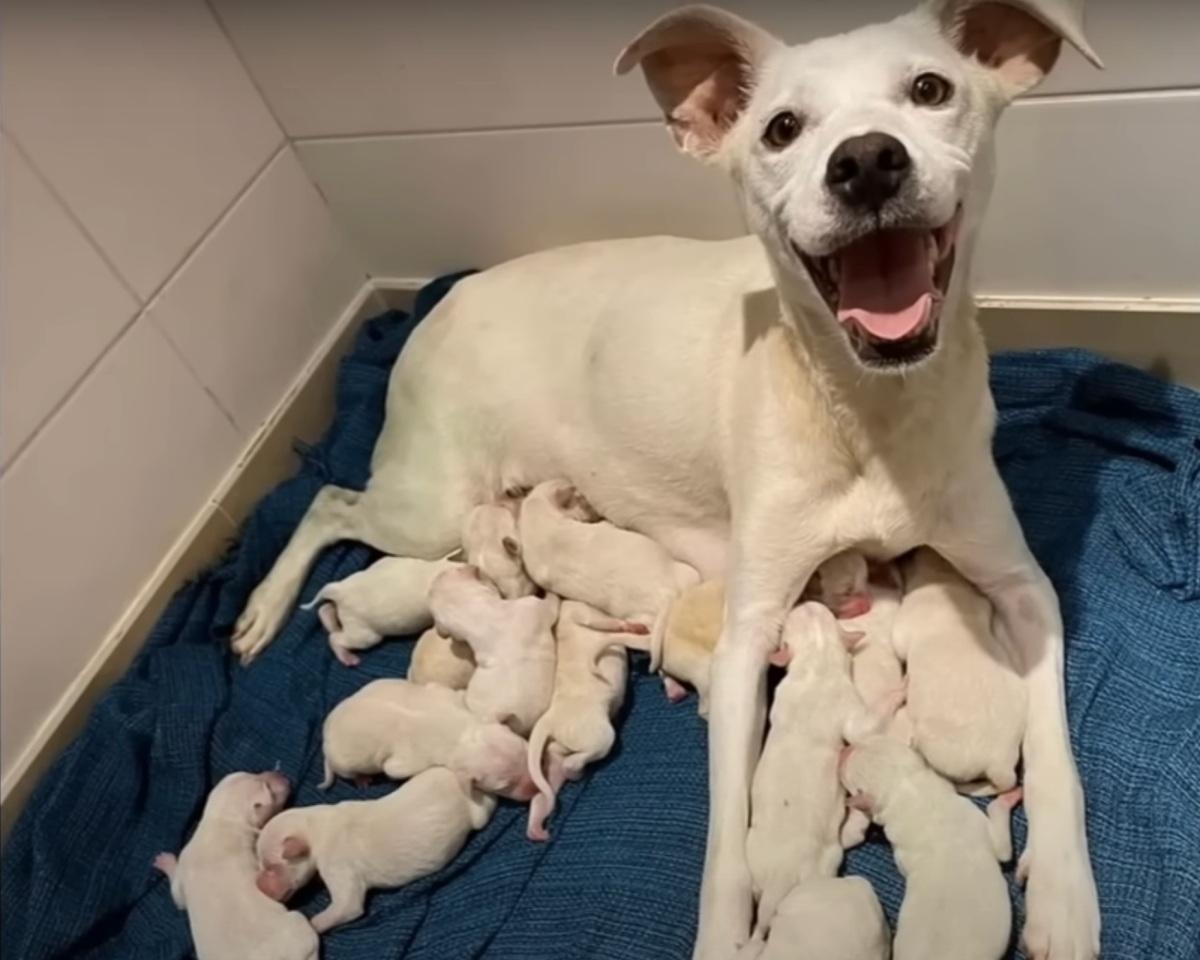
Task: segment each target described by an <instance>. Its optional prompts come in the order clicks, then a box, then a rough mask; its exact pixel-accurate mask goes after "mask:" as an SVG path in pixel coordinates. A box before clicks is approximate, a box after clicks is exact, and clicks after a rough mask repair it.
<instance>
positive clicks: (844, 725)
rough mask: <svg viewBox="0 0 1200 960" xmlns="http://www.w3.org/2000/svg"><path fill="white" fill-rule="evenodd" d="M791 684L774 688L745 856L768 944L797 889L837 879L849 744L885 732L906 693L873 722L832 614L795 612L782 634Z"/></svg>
mask: <svg viewBox="0 0 1200 960" xmlns="http://www.w3.org/2000/svg"><path fill="white" fill-rule="evenodd" d="M782 642H783V644H784V646H785V648H786V649H785V650H784V651H781V652H782V653H783V659H788V670H787V676H785V677H784V678H783V680H781V681H780V682H779V686H778V687H776V689H775V701H774V703H773V704H772V705H771V727H770V730H769V732H768V733H767V740H766V744H765V745H764V747H763V751H762V756H761V758H760V759H759V761H758V767H757V768H756V769H755V772H754V780H753V783H752V785H751V790H750V832H749V834H748V836H747V838H746V857H747V861H748V864H749V867H750V878H751V880H752V882H753V884H754V888H755V891H756V892H757V893H758V922H757V924H756V926H755V936H758V937H762V936H763V935H764V934H765V932H766V930H767V928H768V926H769V925H770V923H771V918H772V917H773V916H774V914H775V910H776V908H777V907H778V906H779V903H780V902H781V901H782V900H783V898H784V897H785V896H786V895H787V893H788V891H790V890H791V889H792V887H794V886H796V885H797V884H799V883H803V882H805V881H806V880H810V879H813V878H815V877H831V876H833V875H834V874H835V873H837V868H838V865H839V864H840V863H841V862H842V844H841V840H840V828H841V824H842V821H843V819H844V818H845V813H846V801H845V795H844V794H843V792H842V786H841V783H839V781H838V774H837V764H838V756H839V754H840V752H841V749H842V746H843V742H844V741H846V740H855V739H859V738H861V737H863V736H866V735H867V734H869V733H871V732H873V731H874V730H875V729H876V728H878V727H881V726H882V725H883V723H884V722H885V721H886V720H887V719H888V718H889V717H890V716H891V713H893V712H894V711H895V708H896V706H898V692H897V694H896V695H895V696H893V697H892V698H891V700H890V701H889V702H886V703H883V704H880V706H879V713H878V714H874V715H873V714H871V713H869V712H868V711H867V708H866V707H865V706H864V704H863V701H862V698H861V697H860V696H859V695H858V691H856V690H855V689H854V684H853V683H852V682H851V680H850V654H849V652H848V650H847V647H848V645H849V644H850V643H851V642H852V640H851V639H850V638H848V637H847V636H846V635H844V634H843V632H842V630H841V628H840V627H839V626H838V622H837V620H835V619H834V616H833V614H832V613H831V612H830V611H829V609H828V608H826V607H825V606H823V605H821V604H819V603H813V602H809V603H804V604H801V605H800V606H798V607H796V608H795V609H794V610H792V612H791V613H790V614H788V618H787V620H786V621H785V622H784V626H783V638H782Z"/></svg>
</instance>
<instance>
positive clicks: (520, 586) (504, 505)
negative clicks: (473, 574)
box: [462, 497, 537, 600]
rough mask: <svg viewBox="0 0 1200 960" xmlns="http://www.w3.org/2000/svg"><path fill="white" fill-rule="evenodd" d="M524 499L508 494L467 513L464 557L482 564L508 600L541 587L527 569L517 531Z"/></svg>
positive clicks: (464, 533) (464, 524)
mask: <svg viewBox="0 0 1200 960" xmlns="http://www.w3.org/2000/svg"><path fill="white" fill-rule="evenodd" d="M520 506H521V504H520V501H519V500H516V499H513V498H509V497H505V498H504V499H501V500H498V501H496V502H495V503H484V504H481V505H480V506H477V507H475V508H474V509H473V510H472V511H471V512H470V513H468V514H467V519H466V521H465V522H464V523H463V533H462V545H463V553H464V555H465V556H464V559H465V560H466V561H467V563H469V564H471V566H473V567H478V568H479V569H480V570H481V571H482V572H483V575H484V576H485V577H487V578H488V579H489V580H491V581H492V582H493V583H494V584H496V586H497V587H499V589H500V596H502V597H504V598H505V599H506V600H515V599H517V598H518V597H528V596H529V595H530V594H533V593H536V592H537V587H536V586H535V585H534V583H533V581H532V580H530V579H529V575H528V574H527V573H526V572H525V566H524V563H523V561H522V559H521V540H520V534H519V533H518V531H517V513H518V512H519V510H520Z"/></svg>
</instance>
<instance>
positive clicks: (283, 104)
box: [215, 0, 1200, 137]
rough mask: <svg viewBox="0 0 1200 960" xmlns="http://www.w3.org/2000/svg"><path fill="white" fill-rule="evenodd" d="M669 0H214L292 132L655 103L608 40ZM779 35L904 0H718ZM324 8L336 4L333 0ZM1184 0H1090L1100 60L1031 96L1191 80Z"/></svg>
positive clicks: (473, 122) (1194, 67)
mask: <svg viewBox="0 0 1200 960" xmlns="http://www.w3.org/2000/svg"><path fill="white" fill-rule="evenodd" d="M678 5H679V2H677V0H637V2H622V3H564V2H562V0H505V2H503V3H497V2H492V0H473V2H457V3H426V4H414V3H395V2H382V0H341V2H340V3H338V4H337V5H336V8H331V6H330V5H329V3H328V2H327V0H292V2H290V3H289V4H288V5H287V15H286V16H281V15H280V6H279V4H278V3H277V2H273V0H215V6H216V9H217V10H218V12H219V14H220V16H221V18H222V20H223V22H224V23H225V25H226V27H227V28H228V29H229V32H230V35H231V36H232V38H233V40H234V43H235V44H236V45H237V47H238V49H239V51H240V52H241V54H242V56H243V57H244V58H245V60H246V62H247V64H248V65H249V67H250V70H251V72H252V73H253V74H254V76H255V78H256V79H257V80H258V82H259V84H260V86H261V88H262V89H263V91H264V93H265V95H266V97H267V99H268V100H269V101H270V103H271V105H272V107H273V108H274V110H275V113H276V115H277V116H278V117H279V118H280V121H281V122H282V123H283V125H284V127H285V128H286V129H287V131H288V133H289V134H291V135H292V136H297V137H309V136H329V135H335V134H337V135H355V134H366V133H395V132H400V131H409V130H463V129H477V128H481V127H487V128H491V127H505V126H514V125H529V124H558V123H580V122H595V121H606V120H607V121H611V120H630V119H637V118H649V117H652V116H655V108H654V105H653V102H652V101H651V99H650V97H649V96H648V95H647V94H646V93H645V91H644V90H643V88H642V86H641V83H640V82H639V81H637V80H635V79H630V78H626V79H624V80H616V79H614V78H613V77H612V75H611V67H612V62H613V59H614V58H615V57H616V55H617V52H618V51H619V50H620V49H621V47H623V46H624V45H625V43H627V42H628V41H629V40H630V39H632V38H633V36H634V35H635V34H636V32H637V31H638V30H640V29H641V28H642V27H643V26H644V25H645V24H647V23H648V22H650V20H652V19H653V18H654V17H655V16H657V15H658V14H660V13H662V12H664V11H666V10H668V9H670V8H672V7H675V6H678ZM722 5H723V6H725V7H727V8H728V9H730V10H733V11H735V12H737V13H740V14H742V15H743V16H746V17H749V18H751V19H753V20H756V21H757V22H759V23H761V24H762V25H763V26H764V27H767V28H768V29H771V30H772V31H774V32H776V33H777V34H778V35H779V36H781V37H783V38H784V39H786V40H789V41H792V42H800V41H803V40H806V39H810V38H812V37H817V36H824V35H827V34H830V33H836V32H839V31H842V30H846V29H849V28H852V27H855V26H859V25H861V24H863V23H868V22H871V21H875V20H883V19H887V18H889V17H891V16H894V15H896V14H898V13H901V12H903V11H905V10H907V9H909V8H910V7H912V6H915V3H914V2H913V0H858V2H855V3H829V2H808V3H804V2H797V0H726V2H724V3H723V4H722ZM335 9H336V12H334V10H335ZM1198 17H1200V11H1198V9H1197V4H1195V3H1189V2H1186V0H1139V2H1137V3H1131V2H1129V0H1088V15H1087V21H1088V28H1089V29H1088V32H1089V35H1090V37H1091V39H1092V42H1093V45H1094V46H1095V47H1096V49H1097V50H1099V51H1100V53H1101V55H1102V56H1103V57H1104V58H1105V60H1106V62H1107V69H1106V70H1105V71H1103V72H1101V71H1097V70H1094V69H1093V68H1092V67H1091V66H1089V65H1088V64H1087V63H1086V62H1085V61H1084V60H1083V59H1082V58H1081V57H1079V56H1078V55H1077V54H1075V53H1074V51H1070V52H1068V53H1066V54H1064V56H1063V58H1062V63H1061V64H1060V66H1059V68H1058V70H1057V71H1056V72H1055V74H1054V76H1053V77H1052V78H1051V79H1050V80H1049V81H1048V82H1047V84H1046V85H1045V86H1044V87H1043V88H1042V90H1041V91H1040V92H1041V93H1044V94H1050V93H1063V92H1077V91H1095V90H1127V89H1158V88H1162V87H1172V86H1188V85H1191V86H1195V85H1198V84H1200V57H1198V56H1197V55H1196V37H1197V30H1198V27H1200V24H1198V22H1197V18H1198Z"/></svg>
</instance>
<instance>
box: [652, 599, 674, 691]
mask: <svg viewBox="0 0 1200 960" xmlns="http://www.w3.org/2000/svg"><path fill="white" fill-rule="evenodd" d="M673 599H674V598H671V599H668V600H667V601H665V602H664V603H663V604H662V606H661V607H659V609H658V615H657V616H656V617H655V618H654V626H652V627H651V628H650V646H649V651H650V672H651V673H658V671H659V670H661V669H662V660H663V647H664V646H665V645H666V642H667V621H668V620H669V619H670V618H671V605H672V602H673Z"/></svg>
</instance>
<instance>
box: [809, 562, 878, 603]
mask: <svg viewBox="0 0 1200 960" xmlns="http://www.w3.org/2000/svg"><path fill="white" fill-rule="evenodd" d="M867 577H868V565H867V558H866V557H864V556H863V555H862V554H861V553H859V552H858V551H857V550H843V551H842V552H841V553H835V554H834V555H833V556H832V557H830V558H829V559H828V560H826V561H825V562H824V563H823V564H821V565H820V566H819V567H817V571H816V573H814V574H813V575H812V577H811V578H810V579H809V581H808V584H807V585H806V586H805V588H804V599H805V600H819V601H820V602H821V603H823V604H825V606H827V607H828V608H829V609H830V610H832V611H833V614H834V616H835V617H837V618H838V619H839V620H845V619H848V618H850V617H861V616H862V615H863V614H864V613H867V612H868V611H869V610H870V609H871V592H870V590H869V589H868V588H867Z"/></svg>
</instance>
